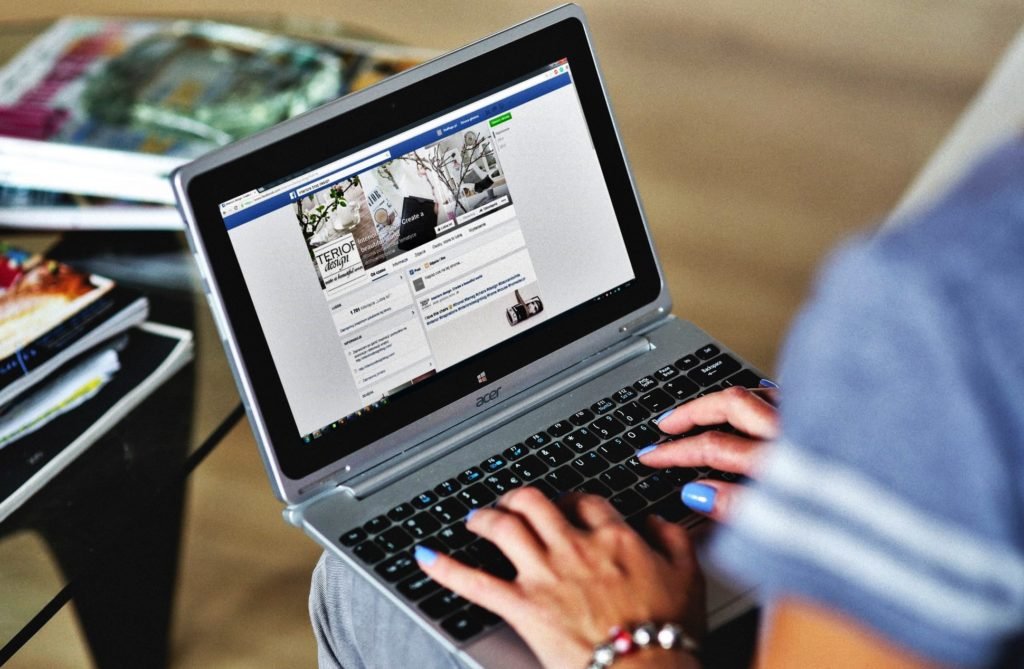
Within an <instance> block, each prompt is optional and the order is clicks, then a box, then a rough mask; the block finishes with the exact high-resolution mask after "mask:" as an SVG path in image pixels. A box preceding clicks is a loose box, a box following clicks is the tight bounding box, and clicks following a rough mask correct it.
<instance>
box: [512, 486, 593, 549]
mask: <svg viewBox="0 0 1024 669" xmlns="http://www.w3.org/2000/svg"><path fill="white" fill-rule="evenodd" d="M498 506H499V507H501V508H505V509H508V510H509V511H511V512H513V513H515V514H517V515H518V516H519V517H520V518H522V519H523V520H524V521H525V522H526V523H527V524H528V525H529V527H530V529H531V530H532V531H533V532H534V534H535V535H536V536H537V537H538V538H539V540H540V543H541V544H542V545H543V546H544V547H554V546H561V545H562V544H563V543H565V541H566V540H567V537H568V536H569V535H570V534H571V533H573V532H575V531H576V529H575V528H574V527H573V526H572V525H571V524H570V523H569V519H568V518H566V517H565V514H564V513H563V512H562V510H561V509H559V508H558V507H557V506H555V504H554V502H552V501H551V500H549V499H548V498H547V497H545V496H544V493H542V492H541V491H540V490H538V489H537V488H533V487H529V486H527V487H525V488H517V489H515V490H513V491H512V492H510V493H508V494H507V495H505V496H503V497H502V498H501V499H500V500H498Z"/></svg>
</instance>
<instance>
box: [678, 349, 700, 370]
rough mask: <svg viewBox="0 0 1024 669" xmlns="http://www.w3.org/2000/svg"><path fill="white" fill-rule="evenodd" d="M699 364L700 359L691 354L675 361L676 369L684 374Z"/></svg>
mask: <svg viewBox="0 0 1024 669" xmlns="http://www.w3.org/2000/svg"><path fill="white" fill-rule="evenodd" d="M699 362H700V358H698V357H697V356H695V355H694V354H692V353H691V354H690V355H684V356H683V357H681V358H679V359H678V360H676V367H678V368H679V369H681V370H683V371H684V372H685V371H686V370H688V369H690V368H691V367H696V366H697V364H698V363H699Z"/></svg>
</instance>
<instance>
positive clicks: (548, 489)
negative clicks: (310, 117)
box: [530, 481, 558, 499]
mask: <svg viewBox="0 0 1024 669" xmlns="http://www.w3.org/2000/svg"><path fill="white" fill-rule="evenodd" d="M530 487H532V488H536V489H537V490H540V491H541V492H542V493H544V496H545V497H547V498H548V499H554V498H555V497H556V496H558V491H557V490H555V488H554V486H552V485H551V484H550V483H548V482H547V481H533V482H531V483H530Z"/></svg>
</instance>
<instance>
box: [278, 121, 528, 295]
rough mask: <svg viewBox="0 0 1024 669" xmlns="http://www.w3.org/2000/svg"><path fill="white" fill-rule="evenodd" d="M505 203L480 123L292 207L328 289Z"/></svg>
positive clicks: (494, 159) (491, 149) (491, 148)
mask: <svg viewBox="0 0 1024 669" xmlns="http://www.w3.org/2000/svg"><path fill="white" fill-rule="evenodd" d="M511 204H512V200H511V198H510V197H509V191H508V185H507V183H506V180H505V175H504V173H503V171H502V169H501V165H500V163H499V161H498V154H497V152H496V150H495V142H494V138H493V136H492V135H491V133H490V128H489V127H488V125H487V123H486V122H485V123H480V124H477V125H474V126H471V127H469V128H467V129H465V130H463V131H461V132H458V133H454V134H452V135H449V136H447V137H445V138H444V139H441V140H439V141H438V142H435V143H434V144H431V145H428V146H426V147H423V148H420V149H417V150H415V151H412V152H409V153H407V154H405V155H402V156H399V157H398V158H395V159H393V160H391V161H388V162H386V163H383V164H381V165H378V166H377V167H373V168H371V169H369V170H366V171H364V172H361V173H359V174H357V175H355V176H352V177H350V178H348V179H344V180H342V181H340V182H338V183H336V184H334V185H333V186H331V187H329V188H325V189H323V190H319V191H316V192H314V193H311V194H309V195H308V196H305V197H302V198H301V199H299V200H297V201H296V202H295V204H294V205H293V206H294V207H295V215H296V218H297V220H298V223H299V225H300V226H301V228H302V234H303V237H304V238H305V240H306V243H307V245H308V246H309V249H310V255H311V256H312V258H313V260H314V262H315V265H316V268H317V273H318V275H319V277H320V283H321V286H322V288H323V289H324V290H325V292H327V293H328V294H331V293H333V292H336V291H337V290H342V289H344V288H345V287H346V286H347V285H348V284H349V283H351V282H352V281H353V280H356V279H358V278H359V277H360V276H361V275H362V271H364V270H369V269H371V268H373V267H375V266H377V265H379V264H381V263H383V262H385V261H387V260H390V259H391V258H394V257H395V256H398V255H400V254H402V253H405V252H407V251H411V250H413V249H415V248H417V247H419V246H422V245H423V244H426V243H428V242H431V241H433V240H434V239H436V238H437V237H438V236H440V235H443V234H445V233H448V232H451V231H453V230H456V229H458V228H459V227H461V226H463V225H466V224H468V223H470V222H471V221H473V220H476V219H477V218H479V217H481V216H484V215H486V214H489V213H491V212H494V211H497V210H499V209H502V208H504V207H507V206H509V205H511Z"/></svg>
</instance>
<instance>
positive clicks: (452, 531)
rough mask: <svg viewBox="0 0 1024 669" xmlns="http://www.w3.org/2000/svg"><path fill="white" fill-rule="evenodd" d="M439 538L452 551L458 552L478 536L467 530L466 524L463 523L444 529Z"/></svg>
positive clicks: (438, 535) (438, 534)
mask: <svg viewBox="0 0 1024 669" xmlns="http://www.w3.org/2000/svg"><path fill="white" fill-rule="evenodd" d="M437 537H438V539H440V540H441V542H442V543H444V545H445V546H447V547H448V550H450V551H455V550H458V549H460V548H462V547H464V546H466V545H468V544H469V542H471V541H473V540H474V539H476V535H475V534H473V533H472V532H470V531H469V530H467V529H466V523H463V522H458V523H455V524H454V525H451V526H449V527H446V528H444V529H442V530H441V531H440V532H438V533H437Z"/></svg>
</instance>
